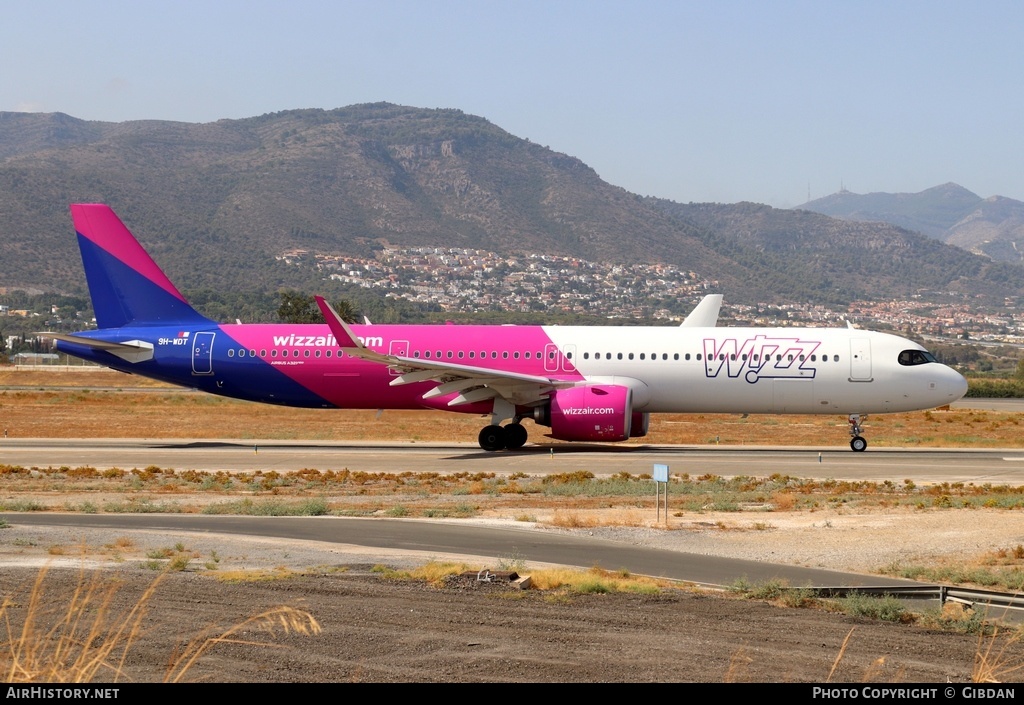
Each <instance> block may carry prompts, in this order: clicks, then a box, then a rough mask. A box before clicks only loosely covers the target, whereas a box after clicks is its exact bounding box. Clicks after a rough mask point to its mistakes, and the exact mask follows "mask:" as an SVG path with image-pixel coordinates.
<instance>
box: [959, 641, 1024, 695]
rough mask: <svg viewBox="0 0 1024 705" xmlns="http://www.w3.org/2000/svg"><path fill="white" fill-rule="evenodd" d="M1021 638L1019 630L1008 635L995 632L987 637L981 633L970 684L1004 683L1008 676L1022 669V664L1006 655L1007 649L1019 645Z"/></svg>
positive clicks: (1023, 667)
mask: <svg viewBox="0 0 1024 705" xmlns="http://www.w3.org/2000/svg"><path fill="white" fill-rule="evenodd" d="M1021 638H1022V633H1021V632H1020V630H1015V631H1012V632H1009V633H1006V632H1002V633H1001V632H999V631H998V630H996V631H995V632H994V633H992V634H991V635H989V636H986V635H985V634H984V632H982V633H981V634H980V635H979V636H978V648H977V650H976V651H975V654H974V668H973V669H972V670H971V682H973V683H1004V682H1006V679H1007V678H1008V677H1009V676H1011V675H1013V674H1016V673H1018V672H1019V671H1021V670H1022V669H1024V663H1021V662H1019V661H1015V660H1011V658H1010V656H1009V653H1008V650H1009V648H1010V647H1011V646H1014V645H1015V644H1017V643H1019V642H1020V640H1021Z"/></svg>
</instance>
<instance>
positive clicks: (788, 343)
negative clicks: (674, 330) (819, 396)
mask: <svg viewBox="0 0 1024 705" xmlns="http://www.w3.org/2000/svg"><path fill="white" fill-rule="evenodd" d="M820 345H821V341H817V340H801V339H800V338H769V337H768V336H766V335H758V336H755V337H753V338H747V339H746V340H744V341H742V342H740V341H738V340H737V339H736V338H726V339H725V340H721V341H719V340H716V339H714V338H705V339H704V369H705V374H707V376H708V377H718V376H719V375H720V374H721V372H722V369H723V368H724V369H725V373H726V375H727V376H729V377H733V378H735V377H739V376H740V375H743V378H744V379H745V380H747V381H748V382H750V383H751V384H753V383H754V382H756V381H757V380H759V379H766V378H768V379H772V378H777V377H805V378H813V377H814V373H815V369H814V368H813V367H811V366H810V365H809V364H807V363H809V362H810V359H811V355H813V354H814V351H815V350H817V349H818V347H819V346H820Z"/></svg>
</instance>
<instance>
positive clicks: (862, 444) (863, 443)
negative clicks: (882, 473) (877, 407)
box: [849, 414, 868, 453]
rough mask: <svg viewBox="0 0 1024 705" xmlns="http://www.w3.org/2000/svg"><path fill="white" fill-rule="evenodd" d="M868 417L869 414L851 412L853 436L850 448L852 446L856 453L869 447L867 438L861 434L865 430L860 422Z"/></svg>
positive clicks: (851, 431)
mask: <svg viewBox="0 0 1024 705" xmlns="http://www.w3.org/2000/svg"><path fill="white" fill-rule="evenodd" d="M866 418H867V415H864V416H861V415H860V414H850V418H849V422H850V435H851V436H852V438H850V448H852V449H853V451H854V452H856V453H860V452H862V451H863V450H864V449H865V448H867V447H868V442H867V440H866V439H865V438H864V437H863V436H861V435H860V434H861V432H862V431H863V430H864V429H863V428H862V427H861V425H860V422H861V421H862V420H864V419H866Z"/></svg>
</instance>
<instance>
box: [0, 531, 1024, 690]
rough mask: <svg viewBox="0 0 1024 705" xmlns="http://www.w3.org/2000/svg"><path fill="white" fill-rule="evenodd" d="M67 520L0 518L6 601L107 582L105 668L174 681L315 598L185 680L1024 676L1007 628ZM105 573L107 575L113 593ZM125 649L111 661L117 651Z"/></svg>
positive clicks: (65, 594) (19, 606)
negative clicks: (195, 648)
mask: <svg viewBox="0 0 1024 705" xmlns="http://www.w3.org/2000/svg"><path fill="white" fill-rule="evenodd" d="M59 531H65V530H55V529H42V528H38V527H31V528H30V527H24V526H23V527H19V526H18V525H17V521H16V518H15V519H14V520H13V521H12V522H11V526H9V527H8V528H6V529H3V530H2V531H0V590H2V592H3V594H4V595H5V596H7V598H8V599H9V603H8V607H7V608H6V615H4V616H5V617H8V618H9V619H11V622H12V623H13V624H15V625H21V624H23V623H24V617H25V615H26V613H29V612H32V613H33V614H34V616H35V621H36V623H38V624H40V625H42V624H50V623H53V622H54V621H57V620H58V618H62V617H65V616H67V615H68V614H70V613H71V612H72V609H71V608H70V607H69V605H72V604H74V599H73V598H72V593H73V592H74V591H76V590H77V594H78V596H79V597H78V598H77V599H78V600H79V601H81V599H82V598H81V595H83V594H86V593H88V592H89V591H88V590H83V589H82V587H83V585H84V586H100V589H94V590H92V593H91V594H92V595H94V597H93V598H92V599H93V602H92V603H91V604H90V605H88V606H87V607H86V608H85V609H83V610H81V614H82V615H85V616H87V618H86V619H85V623H86V626H89V625H90V624H91V622H90V620H92V619H95V618H98V617H99V618H102V619H103V620H105V623H106V625H107V627H108V628H113V627H116V626H119V625H121V624H124V623H127V624H128V625H129V627H130V628H129V629H128V630H127V631H128V632H133V631H134V632H137V634H138V636H137V638H136V639H135V641H134V642H133V643H132V644H131V646H130V648H129V649H128V650H127V656H126V658H125V659H124V665H123V668H122V670H121V673H120V674H119V675H118V674H115V673H114V672H113V671H112V670H109V669H104V670H101V672H99V673H97V675H96V680H98V681H101V682H110V681H112V680H114V678H115V676H116V677H117V680H119V681H120V682H158V681H161V680H164V679H165V678H166V677H167V674H168V664H169V663H170V662H171V661H173V660H174V658H176V655H180V654H182V653H183V652H184V650H185V648H186V645H187V644H188V643H189V642H190V641H192V640H193V639H195V638H196V637H203V638H205V637H209V636H219V635H221V634H223V633H224V632H225V631H226V630H228V629H230V628H232V627H234V626H236V625H240V624H244V623H245V622H246V620H248V619H250V618H251V617H253V616H255V615H259V614H261V613H264V612H267V611H268V610H273V609H275V608H280V607H284V608H288V609H292V610H301V611H304V612H307V613H308V614H309V615H311V616H312V618H313V619H315V621H316V623H317V625H318V626H319V628H320V631H319V633H317V634H301V633H296V632H287V633H286V632H285V631H283V630H282V625H283V621H282V619H281V618H280V616H279V617H275V618H274V619H272V620H271V621H272V623H273V624H274V625H275V629H273V630H272V631H271V632H268V631H266V630H263V629H260V628H259V627H260V624H261V623H259V622H256V623H250V624H248V625H247V626H244V627H243V628H241V629H240V630H239V631H238V632H236V633H234V634H233V635H232V636H231V639H230V641H228V642H224V643H218V644H216V645H215V646H213V648H211V649H210V650H209V651H208V652H207V653H205V654H204V655H203V656H202V657H201V658H199V659H198V660H197V661H196V662H195V664H194V665H192V666H191V667H190V668H188V669H187V670H186V671H185V672H184V674H182V677H181V679H182V680H183V681H187V682H243V683H271V682H511V681H530V682H573V683H588V682H653V681H677V682H712V683H717V682H807V683H824V682H832V683H925V682H927V683H950V682H951V683H969V682H971V681H972V680H978V679H980V678H982V677H987V678H990V679H993V680H997V681H1001V682H1014V681H1017V680H1020V678H1021V676H1022V671H1020V670H1016V669H1017V668H1019V667H1020V666H1021V665H1022V664H1024V645H1022V644H1021V642H1020V641H1019V640H1018V639H1016V638H1014V637H1016V636H1018V633H1017V632H1016V631H1010V630H1007V631H1005V632H1004V634H1005V635H1006V636H996V637H994V638H991V637H987V638H984V639H980V638H979V637H978V636H976V635H970V634H956V633H950V632H945V631H936V630H932V629H925V628H923V627H921V626H919V625H909V624H897V623H887V622H880V621H873V620H867V619H859V618H853V617H849V616H845V615H842V614H838V613H832V612H828V611H824V610H819V609H794V608H784V607H780V606H777V605H774V604H770V603H768V602H764V601H759V600H749V599H741V598H738V597H730V596H726V595H723V594H722V593H715V592H710V591H706V590H694V589H671V588H669V589H663V590H662V591H661V592H659V593H657V594H633V593H612V594H585V593H579V592H564V591H540V590H525V591H524V590H519V589H517V588H515V587H513V586H512V585H511V584H510V583H508V582H501V581H499V582H493V583H483V582H477V581H476V580H457V581H449V582H447V583H445V584H443V585H440V586H431V585H429V584H427V583H426V582H423V581H414V580H396V579H391V578H389V577H388V576H387V575H386V574H383V573H382V572H381V566H389V567H392V568H395V569H409V568H412V567H414V566H415V565H419V564H421V563H422V558H421V559H419V560H413V559H411V558H410V557H409V556H402V555H397V554H396V555H388V554H383V555H374V554H372V553H370V552H366V551H364V552H362V553H360V552H358V551H356V550H354V549H353V550H352V551H351V552H349V550H348V549H347V547H329V546H327V545H325V544H311V543H309V542H273V541H269V540H264V539H261V540H256V539H242V538H228V537H225V536H205V535H204V536H202V537H193V538H187V539H182V540H184V541H187V542H188V545H187V546H184V547H182V548H184V549H185V552H187V553H189V554H190V555H191V556H193V558H192V559H191V562H190V564H189V565H188V566H187V567H185V569H184V570H179V571H169V572H162V571H161V570H159V569H158V568H157V566H155V565H152V564H153V563H154V561H152V560H147V558H146V557H147V556H153V555H154V551H153V547H154V546H161V545H167V544H169V543H170V542H173V541H175V540H177V539H179V538H180V537H171V536H168V535H159V534H158V533H157V532H150V534H149V535H148V536H143V535H142V534H139V535H134V536H131V535H126V534H124V533H119V534H116V535H115V534H113V533H110V534H107V535H96V534H93V535H91V536H90V537H89V538H88V539H87V540H88V541H90V542H92V544H93V546H92V547H91V548H89V549H88V550H84V551H83V553H82V555H80V556H75V555H72V554H73V553H74V551H73V549H72V548H71V547H70V546H69V543H70V542H69V541H68V538H69V537H68V536H63V537H62V536H60V535H58V533H55V532H59ZM101 544H102V546H103V547H104V549H105V554H103V555H101V551H100V550H98V547H100V545H101ZM83 545H84V544H83ZM54 546H64V547H65V548H63V549H61V550H55V549H54V548H53V547H54ZM214 547H215V548H214ZM213 561H216V565H214V564H213ZM40 566H42V568H41V567H40ZM301 566H305V567H301ZM100 567H102V570H100V569H99V568H100ZM528 572H529V570H528V569H526V570H524V573H528ZM41 575H42V580H41V582H40V583H39V587H36V581H37V579H38V578H39V577H40V576H41ZM155 583H158V584H156V585H155V588H154V589H153V590H152V591H151V593H150V594H148V595H147V590H149V589H150V588H152V587H153V586H154V584H155ZM102 586H110V587H111V592H110V595H111V599H110V602H109V604H107V603H105V602H104V600H105V595H106V594H107V593H106V592H105V588H103V587H102ZM33 592H34V593H35V594H36V596H37V597H39V598H40V599H38V600H35V601H34V600H33V598H32V596H33ZM137 605H142V606H143V607H144V608H145V609H144V616H143V618H142V619H141V621H140V623H139V624H138V627H137V629H136V628H134V627H133V626H131V625H133V624H134V623H133V622H131V620H130V619H129V618H128V615H129V610H130V609H131V608H132V607H134V606H137ZM300 623H301V624H303V625H305V626H307V627H308V626H310V623H309V622H300ZM18 629H20V626H19V627H18ZM22 641H28V642H32V641H33V639H32V638H28V639H24V638H22ZM38 641H39V642H42V643H53V642H54V638H53V637H47V638H40V639H38ZM93 641H94V642H95V641H97V640H96V639H94V640H93ZM121 642H122V643H126V641H125V639H124V637H122V638H121ZM121 648H122V647H121V646H118V648H116V649H114V652H113V653H112V655H111V656H110V658H109V659H108V660H109V661H110V662H112V663H118V662H119V661H120V658H121ZM5 657H6V654H3V656H2V657H0V662H2V661H3V660H4V659H5ZM50 680H52V679H50Z"/></svg>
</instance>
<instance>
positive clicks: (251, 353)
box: [228, 348, 929, 365]
mask: <svg viewBox="0 0 1024 705" xmlns="http://www.w3.org/2000/svg"><path fill="white" fill-rule="evenodd" d="M908 352H911V351H908ZM912 352H917V351H912ZM321 354H323V355H324V356H325V357H332V354H333V350H330V349H329V350H326V351H321V350H320V349H316V350H313V351H312V353H311V352H310V351H309V350H302V351H299V350H292V351H290V352H289V351H288V350H286V349H282V350H281V351H280V356H281V357H289V356H291V357H300V356H301V357H310V356H311V355H312V357H320V356H321ZM432 354H433V352H432V351H430V350H424V351H423V353H422V357H423V358H430V357H431V356H432ZM509 354H510V353H509V352H508V351H507V350H506V351H503V352H502V353H501V358H502V359H503V360H507V359H508V358H509ZM602 354H603V355H604V359H605V360H611V359H612V355H613V353H610V352H608V353H599V352H598V353H593V358H594V359H595V360H600V359H601V356H602ZM235 355H236V351H235V349H234V348H229V349H228V357H235ZM237 355H238V357H242V358H244V357H246V356H248V357H256V350H254V349H249V350H246V349H245V348H239V349H238V350H237ZM343 355H344V351H342V350H338V357H342V356H343ZM467 355H468V357H469V359H471V360H473V359H477V352H476V351H475V350H470V351H469V352H468V353H466V351H463V350H459V351H458V353H455V352H453V351H451V350H449V351H448V352H447V355H445V353H444V352H443V351H441V350H438V351H437V352H436V355H434V357H436V358H437V359H442V358H443V357H447V359H449V360H451V359H453V358H455V357H456V356H457V357H458V359H460V360H462V359H465V358H466V356H467ZM533 355H534V356H535V358H536V359H538V360H540V359H541V358H542V357H543V355H542V354H541V353H540V352H537V353H534V354H533ZM614 355H615V359H616V360H623V359H625V360H634V359H637V358H639V359H640V360H647V359H650V360H657V359H658V356H659V353H650V354H649V355H648V353H638V354H637V353H625V354H624V353H614ZM660 355H661V359H662V360H668V359H669V356H668V353H661V354H660ZM259 356H260V357H266V356H267V351H266V349H264V350H260V353H259ZM420 356H421V353H420V351H419V350H416V351H414V352H413V357H420ZM511 356H512V358H513V359H514V360H518V359H519V358H520V353H519V351H518V350H517V351H514V352H512V353H511ZM270 357H278V351H277V350H271V351H270ZM490 357H491V359H492V360H496V359H497V358H498V352H497V351H496V350H492V351H490ZM522 357H523V358H524V359H526V360H529V359H531V353H529V352H525V353H522ZM548 357H550V358H551V359H554V358H555V352H554V351H553V350H552V351H551V352H549V353H548ZM681 357H682V359H683V360H690V359H696V360H698V361H700V360H713V359H714V356H713V355H702V353H697V354H696V355H695V356H693V357H692V358H691V354H690V353H684V354H683V355H682V356H681ZM726 357H728V358H729V360H731V361H736V360H737V359H738V360H741V361H743V362H746V361H747V360H748V359H749V360H751V361H753V362H760V361H761V356H760V355H758V354H754V355H747V354H742V355H736V354H731V355H726V354H725V353H719V354H718V359H719V360H723V361H724V360H725V359H726ZM486 358H487V351H486V350H481V351H480V357H479V359H481V360H484V359H486ZM566 358H567V359H569V360H571V359H572V353H571V352H569V353H566ZM590 358H591V353H589V352H585V353H583V359H584V360H589V359H590ZM921 358H922V360H923V361H929V360H927V359H926V358H924V357H923V356H921ZM672 359H673V360H679V359H680V354H679V353H673V354H672ZM771 359H772V356H771V355H765V360H766V361H771ZM782 359H783V355H778V354H777V355H776V356H775V361H776V362H781V361H782ZM785 359H786V360H787V361H788V362H793V361H795V360H797V359H799V360H800V362H804V361H805V360H807V359H808V356H807V355H786V356H785ZM922 360H918V359H916V358H915V359H914V361H913V362H910V361H909V360H906V361H905V360H904V359H903V358H902V357H901V358H900V364H903V365H907V364H921V363H922ZM810 361H811V362H817V361H818V355H811V356H810ZM821 361H822V362H829V356H828V355H822V356H821ZM831 361H832V362H839V356H838V355H832V356H831Z"/></svg>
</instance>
